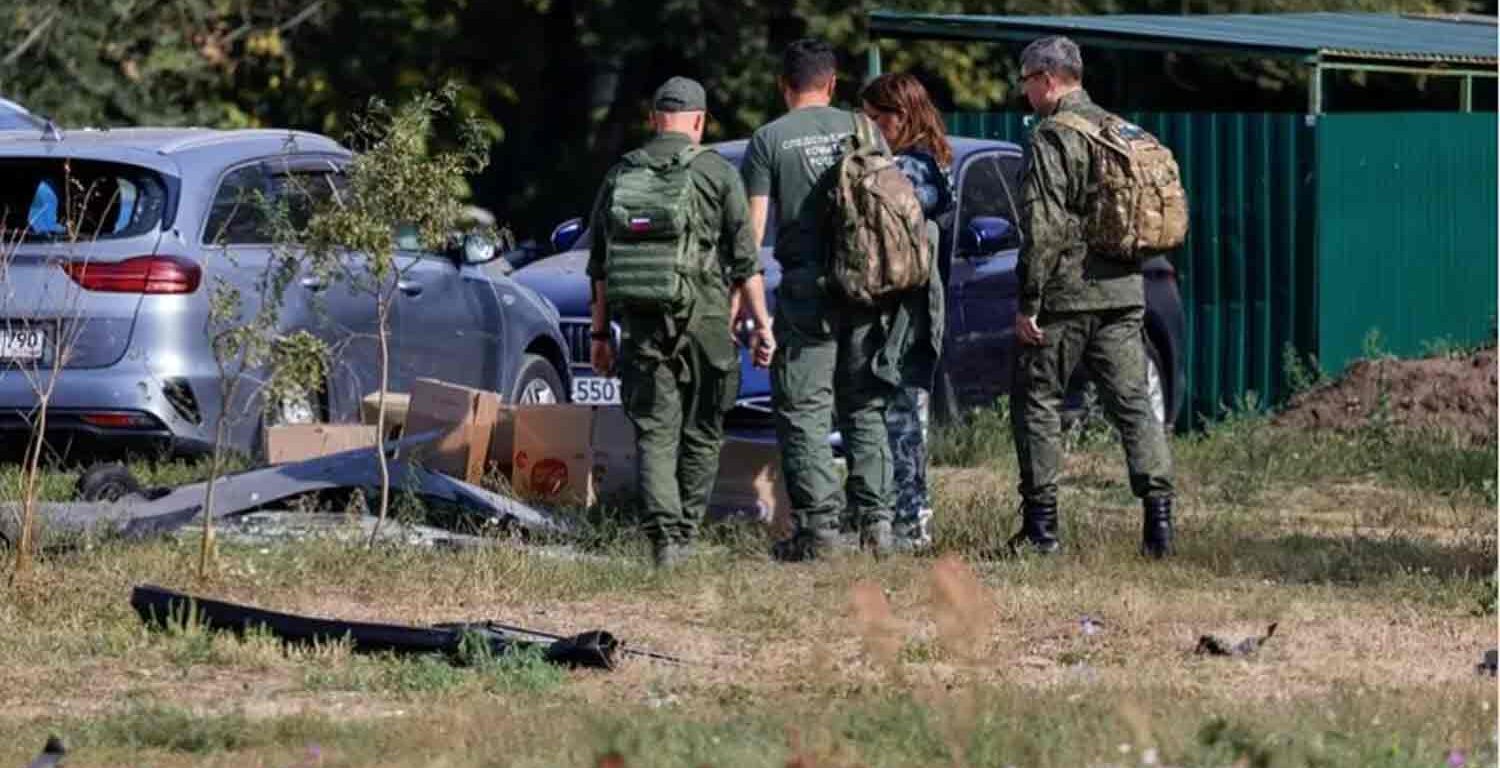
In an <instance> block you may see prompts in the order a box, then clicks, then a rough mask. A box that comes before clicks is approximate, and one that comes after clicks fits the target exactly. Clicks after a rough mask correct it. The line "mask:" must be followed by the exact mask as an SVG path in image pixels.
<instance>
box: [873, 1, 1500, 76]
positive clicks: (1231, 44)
mask: <svg viewBox="0 0 1500 768" xmlns="http://www.w3.org/2000/svg"><path fill="white" fill-rule="evenodd" d="M869 22H870V36H871V37H877V38H878V37H886V38H920V39H935V40H979V41H997V42H999V41H1023V40H1030V39H1033V38H1035V37H1038V36H1041V35H1048V34H1059V35H1067V36H1069V37H1071V38H1073V39H1074V40H1076V41H1077V42H1079V43H1080V44H1083V45H1097V46H1102V47H1115V48H1141V49H1148V50H1166V51H1180V52H1196V53H1224V54H1233V55H1255V56H1270V57H1288V58H1298V59H1314V58H1316V59H1337V60H1356V61H1361V60H1362V61H1388V62H1408V63H1417V64H1461V65H1468V66H1471V67H1472V66H1476V65H1481V66H1486V67H1494V66H1495V65H1496V64H1497V60H1500V56H1497V48H1500V45H1497V38H1496V32H1497V28H1496V19H1495V17H1493V16H1475V15H1472V14H1456V15H1446V16H1419V15H1397V14H1380V13H1328V12H1324V13H1278V14H1243V13H1229V14H1203V15H1190V16H1170V15H1145V14H1116V15H1108V16H974V15H962V16H959V15H944V14H926V13H905V12H899V11H873V12H871V13H870V17H869Z"/></svg>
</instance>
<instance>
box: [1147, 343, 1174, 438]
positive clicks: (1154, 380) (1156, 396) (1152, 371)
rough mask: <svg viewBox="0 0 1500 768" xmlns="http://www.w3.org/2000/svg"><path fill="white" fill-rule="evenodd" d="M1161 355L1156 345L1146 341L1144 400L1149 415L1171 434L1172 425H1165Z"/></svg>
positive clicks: (1164, 384)
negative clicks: (1148, 408)
mask: <svg viewBox="0 0 1500 768" xmlns="http://www.w3.org/2000/svg"><path fill="white" fill-rule="evenodd" d="M1161 371H1162V368H1161V354H1160V353H1158V352H1157V351H1156V345H1155V344H1152V343H1151V340H1150V339H1147V340H1146V399H1147V400H1148V401H1150V403H1151V414H1152V415H1153V416H1155V417H1156V420H1157V421H1159V422H1161V424H1162V426H1163V427H1165V428H1166V429H1167V431H1168V432H1171V430H1172V425H1171V424H1168V423H1167V402H1168V398H1167V380H1166V379H1165V378H1164V377H1163V376H1162V372H1161Z"/></svg>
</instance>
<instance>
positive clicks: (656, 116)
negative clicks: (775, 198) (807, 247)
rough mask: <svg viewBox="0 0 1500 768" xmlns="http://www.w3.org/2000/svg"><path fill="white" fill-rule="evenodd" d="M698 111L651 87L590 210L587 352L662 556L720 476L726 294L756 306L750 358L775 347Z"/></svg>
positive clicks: (734, 191)
mask: <svg viewBox="0 0 1500 768" xmlns="http://www.w3.org/2000/svg"><path fill="white" fill-rule="evenodd" d="M706 114H707V104H706V98H705V96H704V93H703V86H701V85H699V84H698V83H697V82H695V81H693V80H690V79H688V78H685V77H674V78H672V79H670V80H668V81H667V82H665V83H663V84H662V86H661V87H660V88H658V89H657V90H656V94H655V96H654V97H653V98H652V112H651V126H652V128H654V129H655V130H656V136H655V138H653V139H651V140H650V141H648V142H647V143H646V144H645V146H643V147H641V148H640V149H637V150H635V151H633V152H630V153H628V154H626V155H625V156H624V157H623V158H622V159H621V160H620V162H619V163H617V164H616V165H615V166H614V167H613V168H611V169H610V171H609V173H608V175H606V176H605V178H604V184H603V186H602V187H601V188H600V189H599V194H598V196H597V198H596V199H595V202H594V208H593V215H592V219H591V222H590V231H592V232H593V233H594V235H593V242H592V244H591V246H590V249H589V265H588V274H589V278H590V279H591V281H592V284H593V289H594V294H593V296H594V300H593V303H592V307H591V308H592V315H593V318H592V319H593V327H592V332H593V333H592V337H593V343H592V345H591V349H590V357H591V362H592V364H593V366H594V371H595V372H596V373H598V374H600V375H601V376H606V375H610V374H612V373H615V372H618V375H619V377H620V384H621V398H622V402H623V405H624V407H625V413H626V415H628V416H629V417H630V420H631V422H632V423H634V425H635V432H636V444H637V448H638V453H639V455H640V489H641V502H642V505H643V506H644V508H645V520H646V533H647V535H648V536H649V537H650V539H651V551H652V557H653V559H654V560H655V562H656V564H657V565H658V566H661V567H667V566H671V565H674V564H676V563H677V562H678V561H680V560H681V559H682V558H683V557H685V556H686V555H687V554H689V553H690V551H691V546H692V543H693V540H694V538H695V537H696V534H697V528H698V523H699V521H701V520H702V519H703V514H704V512H705V510H706V509H707V506H708V496H709V493H710V492H711V491H712V490H713V486H714V480H715V479H716V477H717V476H718V470H719V451H720V449H721V448H722V447H723V442H724V413H725V411H727V410H728V409H729V408H730V407H732V406H733V405H734V402H735V396H736V395H737V394H738V393H739V372H740V368H739V353H738V351H737V350H736V348H735V340H734V336H733V331H732V328H731V318H732V317H733V313H732V312H731V305H732V304H738V303H740V302H743V303H744V305H745V306H747V307H748V308H749V309H750V312H751V314H752V316H753V317H754V318H755V322H756V335H755V342H754V350H753V356H754V361H755V363H756V364H757V365H761V366H766V365H769V364H770V360H771V355H772V353H773V352H774V351H775V348H776V342H775V341H774V337H773V336H772V335H771V321H770V317H769V316H768V314H767V312H766V298H765V283H764V281H763V279H762V278H761V269H760V260H759V258H758V249H757V247H756V242H755V236H754V232H753V230H752V228H751V226H750V220H749V209H748V205H747V203H746V200H745V188H744V186H743V184H742V183H741V182H740V175H739V173H738V172H737V171H736V170H735V169H734V167H733V166H731V165H730V164H729V162H728V161H727V160H725V159H724V158H723V157H722V156H720V155H719V154H718V153H716V152H712V151H709V150H708V149H706V148H704V147H702V146H700V145H699V143H700V142H701V141H702V139H703V123H704V119H705V117H706ZM611 318H614V319H617V320H618V321H619V323H620V344H619V359H618V360H616V359H615V350H614V347H613V346H612V338H611V333H610V326H609V322H610V319H611Z"/></svg>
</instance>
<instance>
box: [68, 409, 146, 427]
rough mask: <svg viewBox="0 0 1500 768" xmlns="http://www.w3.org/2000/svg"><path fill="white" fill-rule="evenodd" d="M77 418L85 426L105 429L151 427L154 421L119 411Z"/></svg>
mask: <svg viewBox="0 0 1500 768" xmlns="http://www.w3.org/2000/svg"><path fill="white" fill-rule="evenodd" d="M78 418H79V419H81V420H82V421H83V423H85V424H89V425H92V426H95V427H104V428H105V429H130V428H131V427H151V426H154V425H155V421H154V420H153V419H152V418H151V417H150V416H147V415H145V414H143V413H129V412H123V413H122V412H119V411H96V412H90V413H81V414H79V415H78Z"/></svg>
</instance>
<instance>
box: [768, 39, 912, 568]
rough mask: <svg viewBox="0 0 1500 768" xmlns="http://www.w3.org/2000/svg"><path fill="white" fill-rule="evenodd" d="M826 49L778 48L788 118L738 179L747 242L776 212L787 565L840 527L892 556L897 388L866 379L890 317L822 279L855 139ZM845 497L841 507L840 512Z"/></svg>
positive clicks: (782, 547)
mask: <svg viewBox="0 0 1500 768" xmlns="http://www.w3.org/2000/svg"><path fill="white" fill-rule="evenodd" d="M835 65H836V62H835V58H834V54H833V49H832V48H831V47H829V45H828V44H827V43H826V42H823V41H821V40H799V41H797V42H795V43H792V44H791V45H790V46H788V47H787V50H786V53H785V54H784V56H783V58H782V69H781V76H780V78H779V79H778V80H779V84H780V87H781V95H782V99H783V100H784V101H785V102H786V106H787V110H788V111H787V113H786V114H785V115H782V116H781V117H779V118H777V119H776V120H774V121H772V122H770V123H768V124H766V125H764V126H761V127H760V128H759V129H758V130H756V131H755V133H754V134H753V135H752V136H751V138H750V146H749V148H748V149H747V150H746V153H745V160H744V163H743V165H742V166H741V171H740V172H741V173H742V174H743V175H744V178H745V191H746V193H748V194H749V196H750V220H751V221H752V222H753V223H754V226H755V233H756V241H757V242H759V241H760V238H761V236H762V235H763V234H764V233H765V227H766V221H767V218H768V214H769V212H770V209H771V206H772V205H773V204H774V205H775V206H776V221H777V230H776V260H777V261H778V262H780V264H781V270H782V277H781V285H780V287H779V288H778V289H777V301H776V344H777V349H776V356H775V358H774V360H773V361H772V364H771V387H772V406H773V408H774V409H775V412H776V436H777V439H778V441H779V442H780V444H781V452H782V453H781V460H782V468H783V470H784V473H785V476H786V486H787V495H788V496H790V497H791V501H792V514H793V518H794V520H795V523H796V532H795V533H794V534H793V536H792V537H791V538H790V539H788V540H786V541H783V542H779V543H778V544H777V545H776V546H775V548H773V550H772V555H773V556H774V557H776V558H777V559H780V560H788V561H796V560H808V559H813V558H817V557H821V556H823V555H826V554H830V553H833V552H835V551H840V550H844V551H847V550H849V549H851V548H852V547H851V546H850V542H849V541H847V540H846V539H845V538H844V537H843V536H842V535H841V531H840V528H841V527H852V528H857V529H858V530H859V531H860V538H861V542H862V544H863V545H865V546H866V547H869V548H871V549H873V550H875V551H876V552H877V553H879V552H880V551H883V550H888V549H890V546H891V511H892V507H893V502H894V499H893V494H892V483H891V448H890V442H889V440H888V438H887V437H886V430H885V408H886V402H887V400H888V399H889V398H890V397H891V396H892V395H893V394H894V390H895V389H896V387H895V386H893V385H892V384H891V383H889V382H887V381H886V380H885V379H883V378H882V377H880V376H877V375H876V373H875V370H874V361H875V358H876V354H877V352H879V351H881V350H883V349H884V347H885V344H886V338H885V336H886V334H885V330H884V329H885V328H886V327H887V326H888V325H889V323H890V319H891V317H892V315H893V314H894V311H893V309H892V308H888V307H884V306H881V307H864V306H858V305H855V304H854V303H852V302H850V301H848V300H846V299H844V298H842V297H840V296H838V295H836V294H835V293H834V292H833V290H832V287H831V286H829V285H828V280H827V278H826V253H827V249H826V235H825V234H824V233H823V232H822V229H823V227H822V221H823V219H824V217H825V215H826V213H827V208H828V205H827V201H828V191H829V189H830V187H831V185H832V182H833V181H834V176H835V174H833V173H829V171H830V169H832V168H834V167H835V166H836V165H837V163H838V161H839V159H840V157H842V154H843V142H844V140H845V139H846V138H847V137H849V136H850V135H851V134H853V133H854V128H855V125H856V123H855V120H856V116H855V115H854V113H852V112H849V111H846V110H842V109H836V108H834V107H832V106H830V103H831V102H832V99H833V92H834V83H835V79H836V77H835ZM835 418H836V419H837V422H838V427H839V431H840V434H841V435H842V437H843V440H844V447H845V450H846V453H847V455H848V457H849V475H848V479H847V481H846V482H845V485H844V488H840V487H839V478H838V474H837V472H838V470H837V467H836V465H835V464H834V460H833V449H832V448H831V447H830V446H829V444H828V436H829V433H830V431H831V430H832V428H833V422H834V420H835ZM846 499H847V502H846Z"/></svg>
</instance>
